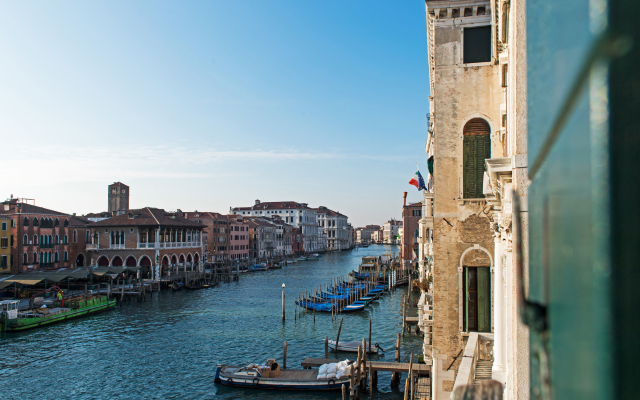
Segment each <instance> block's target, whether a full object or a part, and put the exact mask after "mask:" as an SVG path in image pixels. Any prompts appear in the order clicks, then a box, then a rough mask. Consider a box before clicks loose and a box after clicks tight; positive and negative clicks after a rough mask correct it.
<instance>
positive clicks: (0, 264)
mask: <svg viewBox="0 0 640 400" xmlns="http://www.w3.org/2000/svg"><path fill="white" fill-rule="evenodd" d="M11 223H12V219H11V218H9V217H6V216H3V215H0V274H2V273H8V272H10V271H11V264H12V262H11V261H12V260H11V247H12V243H11V242H12V241H13V235H12V234H11Z"/></svg>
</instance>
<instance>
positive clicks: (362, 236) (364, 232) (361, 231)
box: [356, 225, 380, 243]
mask: <svg viewBox="0 0 640 400" xmlns="http://www.w3.org/2000/svg"><path fill="white" fill-rule="evenodd" d="M379 230H380V225H367V226H365V227H364V228H357V229H356V241H357V242H358V243H369V242H371V235H372V234H373V232H377V231H379Z"/></svg>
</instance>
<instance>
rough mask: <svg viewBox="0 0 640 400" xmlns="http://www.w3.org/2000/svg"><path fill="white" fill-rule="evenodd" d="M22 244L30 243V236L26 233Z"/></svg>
mask: <svg viewBox="0 0 640 400" xmlns="http://www.w3.org/2000/svg"><path fill="white" fill-rule="evenodd" d="M22 244H23V245H24V246H27V245H28V244H29V236H27V235H24V236H23V237H22Z"/></svg>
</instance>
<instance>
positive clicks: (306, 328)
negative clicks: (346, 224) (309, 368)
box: [0, 245, 422, 399]
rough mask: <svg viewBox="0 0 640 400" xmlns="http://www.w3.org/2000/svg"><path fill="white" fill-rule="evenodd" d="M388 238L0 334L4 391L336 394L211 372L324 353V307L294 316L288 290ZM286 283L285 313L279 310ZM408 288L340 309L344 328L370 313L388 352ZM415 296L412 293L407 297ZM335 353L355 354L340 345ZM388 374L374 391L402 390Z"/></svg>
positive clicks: (410, 340)
mask: <svg viewBox="0 0 640 400" xmlns="http://www.w3.org/2000/svg"><path fill="white" fill-rule="evenodd" d="M398 249H399V247H395V246H380V245H378V246H370V247H369V248H366V249H358V250H354V251H351V252H338V253H333V254H325V255H323V256H322V258H321V260H320V261H313V262H312V261H309V262H298V263H296V264H292V265H288V266H287V267H283V268H282V269H280V270H272V271H267V272H256V273H252V274H243V275H241V278H240V280H239V281H238V282H233V283H222V284H220V285H219V286H218V287H216V288H214V289H208V290H201V291H193V292H191V291H179V292H175V293H174V292H170V291H166V290H165V291H162V292H160V294H159V295H158V294H157V293H156V294H154V295H153V297H152V299H151V300H147V301H146V302H139V303H138V302H136V301H135V300H133V301H131V303H128V302H126V301H125V303H124V306H123V307H118V308H117V309H116V310H113V311H109V312H106V313H103V314H100V315H96V316H92V317H89V318H85V319H81V320H77V321H70V322H67V323H63V324H58V325H54V326H50V327H46V328H43V329H39V330H34V331H30V332H25V333H20V334H6V333H5V334H0V335H1V336H0V345H1V349H2V352H1V356H0V375H1V376H2V382H3V383H4V384H3V387H2V397H3V398H5V399H28V398H42V397H47V398H65V399H66V398H73V399H95V398H116V397H117V398H123V399H129V398H130V399H137V398H171V399H183V398H184V399H207V398H220V399H255V398H261V399H265V398H266V399H338V398H340V393H339V392H335V393H331V394H313V393H304V392H280V391H278V392H273V391H256V390H250V389H246V390H241V389H235V388H228V387H223V386H220V385H216V384H214V382H213V379H214V376H215V369H216V364H217V363H233V364H236V363H248V362H261V361H264V360H266V359H267V358H275V359H276V360H277V361H278V362H282V353H283V343H284V341H285V340H286V341H287V342H288V355H287V366H288V367H289V368H293V367H299V366H300V362H301V361H302V360H303V359H304V358H305V357H314V356H315V357H322V356H323V355H324V344H323V339H324V337H325V336H326V335H328V336H329V338H333V339H334V340H335V337H336V335H337V331H338V326H339V320H338V321H332V318H331V315H327V314H320V313H318V314H316V320H315V323H314V320H313V314H312V313H307V314H304V313H303V315H302V318H301V319H298V320H297V321H296V320H294V297H295V296H296V295H300V294H301V293H302V292H303V291H304V290H311V289H313V288H315V287H317V286H319V285H321V284H325V283H328V282H329V280H330V279H331V278H334V277H337V276H341V275H342V276H343V275H346V274H347V273H348V272H349V271H351V270H353V269H355V268H357V266H358V264H359V263H360V259H361V257H362V256H365V255H379V254H382V253H391V252H393V251H395V252H397V251H398ZM282 283H285V284H286V294H287V297H286V322H285V323H283V322H282V316H281V292H282ZM404 294H406V289H404V288H403V289H398V290H396V291H394V292H393V293H392V294H391V295H390V296H385V297H383V298H382V299H380V301H378V302H377V303H374V304H373V305H372V306H370V307H368V308H367V309H366V310H365V311H364V312H361V313H356V314H346V315H343V316H344V325H343V328H342V333H341V338H342V339H343V340H355V339H358V340H362V338H363V337H365V336H366V335H368V321H369V317H371V318H372V320H373V335H372V336H373V342H378V343H379V344H380V345H381V346H382V347H383V348H384V349H385V350H387V354H386V356H384V358H383V359H386V360H389V361H392V360H393V355H394V351H393V349H392V348H393V346H394V345H395V338H396V336H397V334H398V333H399V332H400V331H401V326H402V315H401V311H400V310H401V301H402V296H403V295H404ZM414 301H415V300H414ZM421 343H422V338H421V337H419V336H417V335H416V334H407V335H405V337H404V338H403V339H402V346H401V349H402V358H403V361H405V360H406V361H408V359H409V355H410V353H411V350H414V351H415V353H416V355H417V354H421V352H420V348H421ZM338 356H339V357H340V358H348V357H351V359H353V357H354V356H353V354H348V353H338ZM389 380H390V376H389V375H387V374H385V373H380V374H379V383H378V392H377V394H376V398H379V399H396V398H402V393H401V391H402V390H403V387H402V386H401V387H400V388H395V389H392V388H391V387H390V386H389Z"/></svg>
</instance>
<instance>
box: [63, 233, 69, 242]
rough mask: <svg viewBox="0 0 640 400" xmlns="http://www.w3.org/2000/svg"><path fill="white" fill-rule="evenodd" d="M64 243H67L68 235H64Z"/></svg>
mask: <svg viewBox="0 0 640 400" xmlns="http://www.w3.org/2000/svg"><path fill="white" fill-rule="evenodd" d="M64 244H69V235H64Z"/></svg>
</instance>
